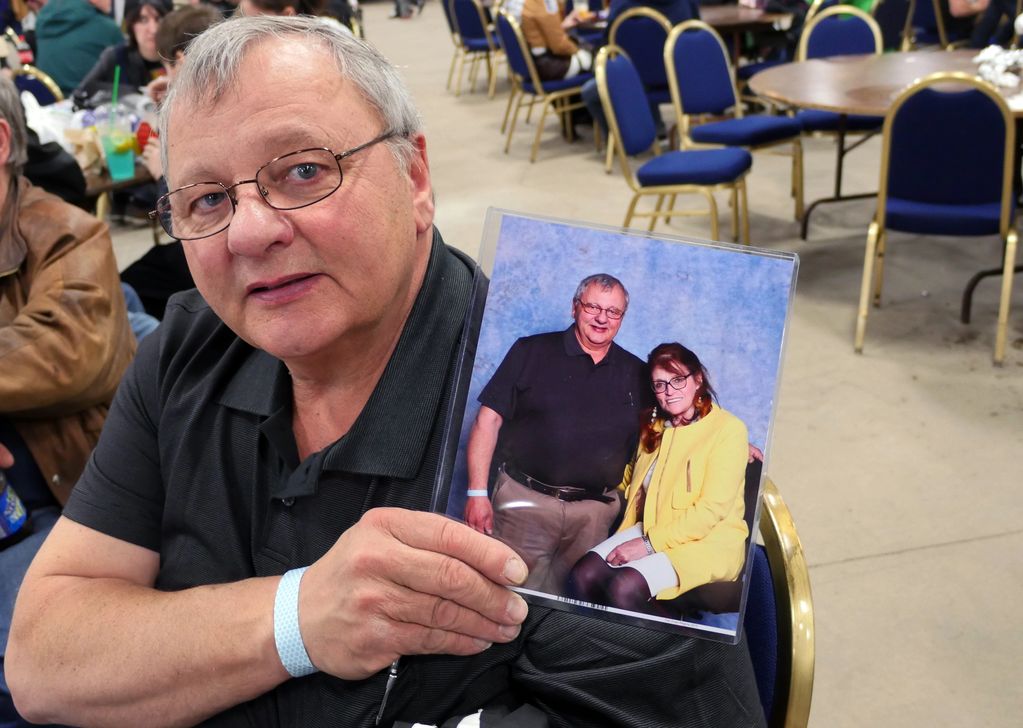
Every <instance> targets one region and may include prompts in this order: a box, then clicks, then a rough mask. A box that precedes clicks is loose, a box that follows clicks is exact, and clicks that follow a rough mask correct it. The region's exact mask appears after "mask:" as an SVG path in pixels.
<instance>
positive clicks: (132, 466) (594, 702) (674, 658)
mask: <svg viewBox="0 0 1023 728" xmlns="http://www.w3.org/2000/svg"><path fill="white" fill-rule="evenodd" d="M225 47H229V48H232V49H234V52H232V53H230V54H226V53H223V52H222V49H223V48H225ZM161 114H162V121H161V129H162V131H161V137H162V139H163V142H164V144H165V145H166V146H165V149H166V152H167V160H166V161H167V173H168V175H167V176H168V179H169V180H170V181H171V186H172V188H174V189H173V191H172V192H171V193H170V195H169V196H168V197H165V198H163V200H162V202H161V203H160V205H159V209H160V211H161V217H160V219H161V224H163V225H165V226H166V228H167V229H168V232H170V233H171V234H172V235H174V236H176V237H179V238H186V241H185V253H186V256H187V258H188V263H189V266H190V268H191V270H192V274H193V276H194V277H195V281H196V284H197V289H198V290H197V291H189V292H187V293H184V294H179V295H178V296H175V297H174V298H172V299H171V302H170V304H169V306H168V309H167V316H166V317H165V319H164V321H163V323H162V324H161V325H160V327H159V328H158V329H157V331H156V332H155V333H154V334H152V335H151V336H150V337H148V338H147V339H146V340H145V341H143V342H142V345H141V349H140V352H139V356H138V361H137V362H136V364H135V365H134V366H132V367H131V369H130V370H129V373H128V374H127V375H126V377H125V380H124V383H123V384H122V386H121V387H120V389H119V390H118V393H117V396H116V397H115V401H114V405H113V407H112V409H111V413H110V417H109V418H108V419H107V423H106V425H105V427H104V431H103V434H102V436H101V438H100V442H99V444H98V445H97V448H96V451H95V453H94V455H93V457H92V459H91V460H90V462H89V465H87V467H86V471H85V473H84V474H83V475H82V478H81V479H80V480H79V482H78V484H77V485H76V487H75V490H74V493H73V494H72V497H71V501H70V502H69V503H68V505H67V506H66V508H65V511H64V515H63V516H62V517H61V519H60V520H59V521H58V523H57V525H56V526H54V529H53V531H52V532H51V534H50V537H49V538H48V539H47V541H46V544H45V545H44V546H43V548H42V550H41V551H40V552H39V555H38V556H37V557H36V559H35V561H34V563H33V565H32V567H31V569H30V570H29V573H28V575H27V577H26V579H25V583H24V585H23V586H22V589H21V591H20V593H19V594H18V604H17V606H16V608H15V616H14V623H13V625H12V629H11V637H10V642H9V648H8V651H7V656H6V660H7V663H6V664H7V678H8V683H9V685H10V687H11V691H12V693H13V695H14V697H15V700H16V702H17V705H18V707H19V709H20V710H21V711H22V712H23V713H24V714H25V716H26V717H27V718H29V719H31V720H36V721H41V722H47V721H48V722H68V721H71V722H76V723H79V724H85V725H94V724H99V725H113V724H119V725H141V726H148V725H153V724H156V723H159V724H161V725H192V724H195V723H200V722H203V721H209V722H210V724H215V725H219V726H242V725H247V726H254V725H284V726H318V725H331V726H345V727H346V728H363V727H365V728H371V727H372V726H374V725H381V726H391V725H394V724H395V723H396V722H397V721H406V722H420V723H425V724H435V725H439V724H441V723H443V722H444V721H445V720H447V719H448V718H453V717H457V716H464V715H468V714H471V713H475V712H476V711H477V710H479V709H481V708H489V707H495V708H496V707H502V708H505V709H509V710H512V709H518V708H519V707H520V706H522V705H523V704H527V703H528V704H532V705H533V706H535V707H536V708H537V709H538V710H540V711H542V712H543V713H546V714H548V715H550V716H551V724H553V725H556V726H568V725H571V726H577V727H579V728H586V726H597V725H606V724H607V721H606V716H608V715H614V716H616V722H617V723H618V724H619V725H621V726H623V728H624V727H626V726H635V727H636V728H639V727H642V728H662V727H663V728H667V727H668V726H672V727H673V726H676V725H677V724H678V716H680V715H688V716H693V715H699V716H713V719H712V722H713V724H714V725H715V726H716V727H717V728H731V727H733V726H734V727H735V728H739V727H740V726H742V727H744V728H750V727H753V728H756V727H757V726H763V725H764V717H763V712H762V710H761V708H760V703H759V697H758V694H757V688H756V683H755V680H754V678H753V674H752V667H751V664H750V658H749V653H748V650H747V648H746V646H745V645H744V644H740V645H739V646H731V645H722V644H719V643H714V642H711V641H708V640H698V639H688V638H684V637H680V636H676V635H665V634H663V633H660V632H655V631H650V630H645V629H641V628H637V627H629V626H624V625H618V624H613V623H610V622H602V621H600V620H582V619H580V617H578V616H577V615H572V614H569V613H566V612H559V611H555V610H549V609H545V608H543V607H532V608H528V609H527V605H526V604H525V603H524V601H523V600H522V599H521V597H519V596H518V595H517V594H515V593H513V592H511V591H509V590H508V589H507V586H508V585H510V584H521V583H522V582H523V581H524V580H525V578H526V576H527V574H526V569H525V565H524V564H523V563H522V561H521V560H520V559H519V558H518V557H517V556H516V555H515V553H514V551H512V549H510V548H509V547H508V546H506V545H504V544H502V543H500V542H498V541H497V540H495V539H492V538H490V537H488V536H485V535H483V534H480V533H477V532H475V531H474V530H472V529H471V528H469V527H468V526H466V525H464V524H460V523H457V522H455V521H452V520H450V519H448V518H445V517H444V516H441V515H438V514H434V513H425V512H422V511H424V510H426V509H428V508H429V506H430V502H431V500H432V498H433V492H434V491H433V489H434V487H435V486H436V484H437V483H438V482H440V481H441V480H442V479H443V478H444V476H445V467H446V466H445V465H444V463H449V462H450V459H449V457H447V454H446V453H447V445H446V442H447V438H446V435H447V431H446V423H447V422H448V421H449V420H450V419H451V418H454V408H455V407H456V406H457V403H458V402H459V400H462V401H464V397H465V395H466V392H465V391H464V387H465V386H467V384H468V381H467V378H466V377H461V376H459V375H460V373H461V367H460V366H459V364H460V362H461V361H462V360H461V356H462V354H463V348H462V347H463V346H468V341H467V340H466V338H467V337H471V336H472V328H473V327H472V325H471V324H470V323H469V322H470V317H469V316H468V313H469V311H471V310H474V305H475V304H476V303H478V301H476V302H474V294H475V293H476V292H477V291H478V289H477V288H476V286H475V285H474V281H475V280H476V275H477V273H476V265H475V263H474V262H473V261H472V260H470V259H468V258H467V257H465V256H464V255H462V254H460V253H458V252H456V251H455V250H453V249H451V248H448V247H447V246H446V245H445V244H444V241H443V239H442V238H441V236H440V233H439V232H438V231H437V230H436V228H435V227H434V224H433V223H434V195H433V187H432V184H431V181H430V168H429V163H428V155H427V143H426V137H425V135H424V133H423V131H422V121H421V117H420V115H419V113H418V112H417V111H416V109H415V107H414V106H413V105H412V102H411V98H410V95H409V93H408V91H407V90H406V88H405V86H404V84H403V82H402V80H401V77H400V76H399V74H398V73H397V71H396V69H395V68H394V66H393V65H392V64H390V63H389V62H387V61H386V60H385V59H384V58H383V57H382V56H380V55H379V53H378V52H377V51H376V50H374V49H373V47H372V46H370V45H369V44H366V43H362V42H359V41H356V40H354V39H353V38H352V37H351V36H350V35H348V34H346V33H343V32H341V31H338V30H337V29H334V28H331V27H330V26H327V25H324V24H323V23H320V22H319V21H317V20H316V19H313V18H302V17H297V18H270V17H256V18H238V19H235V20H231V21H230V22H226V23H220V24H217V25H215V26H214V27H212V28H210V29H209V30H208V31H207V32H205V33H203V34H202V35H201V36H199V37H198V38H197V39H196V40H195V41H194V42H193V43H192V44H191V45H190V46H189V48H188V56H187V59H186V62H185V63H184V65H183V67H182V69H181V71H180V73H179V74H178V75H177V76H176V77H175V79H174V82H173V84H172V86H171V89H170V92H169V93H168V96H167V99H166V100H165V101H164V104H163V106H162V107H161ZM271 160H273V161H271ZM268 163H269V164H268ZM242 180H247V181H242ZM236 181H242V182H241V184H235V182H236ZM226 185H232V186H233V189H232V190H231V194H232V196H231V197H229V196H228V194H227V192H226V191H225V186H226ZM438 574H443V575H445V577H446V578H440V577H438ZM527 612H528V614H527ZM55 635H60V637H61V638H59V639H54V636H55ZM654 663H656V664H659V665H663V666H666V669H664V670H663V671H658V673H657V679H656V680H654V679H650V677H649V676H650V674H651V665H652V664H654ZM678 666H684V669H681V668H678ZM616 685H628V690H617V689H614V688H615V686H616Z"/></svg>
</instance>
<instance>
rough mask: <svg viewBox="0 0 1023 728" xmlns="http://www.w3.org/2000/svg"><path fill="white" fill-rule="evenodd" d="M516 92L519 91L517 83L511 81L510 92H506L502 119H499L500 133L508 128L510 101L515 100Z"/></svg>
mask: <svg viewBox="0 0 1023 728" xmlns="http://www.w3.org/2000/svg"><path fill="white" fill-rule="evenodd" d="M518 93H519V87H518V84H516V83H515V82H514V81H513V82H512V87H511V93H510V94H508V105H507V106H506V107H504V120H502V121H501V133H502V134H504V132H505V130H506V129H507V128H508V115H509V114H510V113H511V108H512V102H514V101H515V97H516V96H517V95H518ZM523 93H525V92H523Z"/></svg>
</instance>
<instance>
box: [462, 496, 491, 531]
mask: <svg viewBox="0 0 1023 728" xmlns="http://www.w3.org/2000/svg"><path fill="white" fill-rule="evenodd" d="M465 522H466V523H468V524H469V525H470V526H471V527H472V528H475V529H476V530H477V531H479V532H480V533H485V534H487V535H488V536H490V535H491V534H493V533H494V507H493V506H492V505H490V499H489V498H487V497H486V496H484V495H480V496H471V497H470V498H469V499H468V500H466V502H465Z"/></svg>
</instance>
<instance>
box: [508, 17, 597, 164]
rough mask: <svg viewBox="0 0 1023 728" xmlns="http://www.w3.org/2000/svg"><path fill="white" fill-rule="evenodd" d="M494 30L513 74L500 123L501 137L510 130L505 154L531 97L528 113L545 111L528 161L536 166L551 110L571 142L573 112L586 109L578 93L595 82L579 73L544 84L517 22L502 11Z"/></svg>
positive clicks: (537, 128)
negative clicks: (524, 105) (586, 84)
mask: <svg viewBox="0 0 1023 728" xmlns="http://www.w3.org/2000/svg"><path fill="white" fill-rule="evenodd" d="M495 26H496V28H497V36H498V38H500V39H501V47H502V48H504V53H505V57H506V58H507V60H508V72H509V73H510V74H511V81H512V88H511V95H510V96H509V97H508V106H507V107H506V108H505V110H504V121H503V122H502V123H501V133H502V134H503V133H504V130H505V128H507V129H508V138H507V140H506V141H505V144H504V153H505V154H507V153H508V149H510V148H511V140H512V135H513V134H514V133H515V122H516V121H517V120H518V118H519V112H520V111H522V105H523V102H525V101H526V97H527V96H528V97H529V102H528V109H529V112H530V113H531V112H532V110H533V106H534V105H535V104H537V103H539V104H540V105H541V107H542V109H541V111H540V120H539V121H538V122H537V125H536V136H535V137H534V139H533V149H532V151H531V152H530V155H529V161H530V162H535V161H536V155H537V153H538V152H539V150H540V136H541V135H542V134H543V123H544V121H545V120H546V118H547V111H548V110H551V111H553V112H554V113H555V114H557V115H558V118H559V120H560V122H561V129H562V132H563V133H564V135H565V136H566V137H567V138H568V140H569V141H571V140H572V139H573V136H574V132H573V130H572V111H574V110H575V109H581V108H582V107H583V104H582V101H581V100H580V99H579V92H580V91H581V90H582V87H583V84H584V83H586V82H587V81H589V80H590V79H591V78H593V74H592V73H580V74H578V75H575V76H571V77H569V78H563V79H559V80H557V81H541V80H540V75H539V74H538V73H537V71H536V65H535V64H534V63H533V56H532V54H531V53H530V51H529V46H528V45H527V44H526V39H525V37H524V36H523V35H522V28H521V27H519V23H518V21H517V20H515V18H514V17H512V16H511V15H509V14H508V13H506V12H505V11H503V10H501V11H499V12H498V13H497V20H496V22H495ZM573 99H574V100H573ZM513 105H514V107H515V111H514V113H513V112H512V106H513ZM509 117H510V118H511V125H510V126H509V125H508V119H509ZM527 121H528V118H527Z"/></svg>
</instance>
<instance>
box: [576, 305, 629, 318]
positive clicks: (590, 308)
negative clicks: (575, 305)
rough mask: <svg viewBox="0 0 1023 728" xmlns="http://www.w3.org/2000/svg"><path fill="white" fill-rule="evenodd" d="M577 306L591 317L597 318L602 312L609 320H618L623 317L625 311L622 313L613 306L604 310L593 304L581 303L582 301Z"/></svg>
mask: <svg viewBox="0 0 1023 728" xmlns="http://www.w3.org/2000/svg"><path fill="white" fill-rule="evenodd" d="M579 305H580V306H582V307H583V311H585V312H586V313H588V314H590V315H591V316H599V315H600V314H601V312H604V313H605V314H606V315H607V317H608V318H609V319H620V318H621V317H622V316H624V315H625V311H622V310H621V309H619V308H614V307H613V306H611V307H608V308H604V307H603V306H598V305H597V304H595V303H583V302H582V301H580V302H579Z"/></svg>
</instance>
